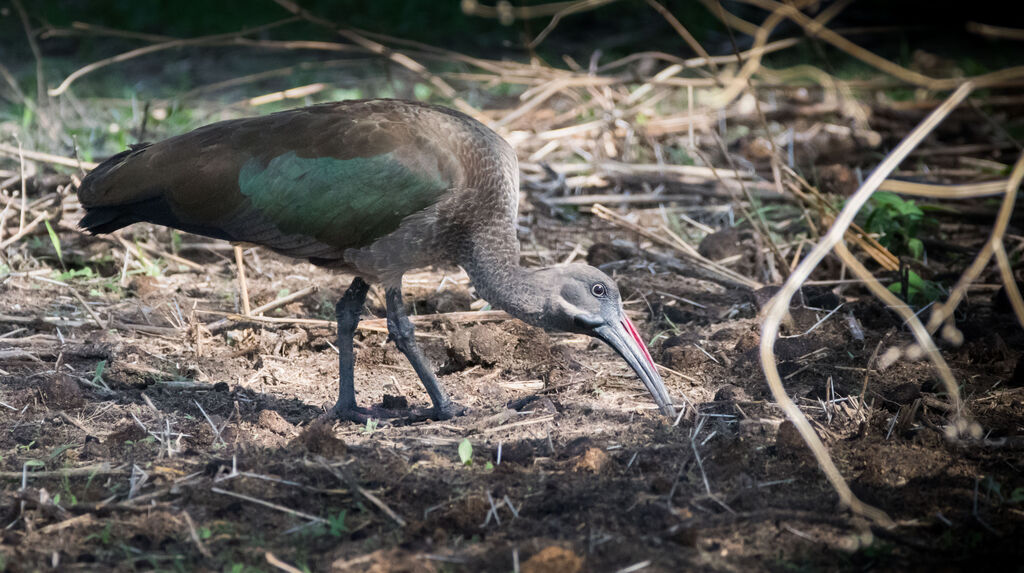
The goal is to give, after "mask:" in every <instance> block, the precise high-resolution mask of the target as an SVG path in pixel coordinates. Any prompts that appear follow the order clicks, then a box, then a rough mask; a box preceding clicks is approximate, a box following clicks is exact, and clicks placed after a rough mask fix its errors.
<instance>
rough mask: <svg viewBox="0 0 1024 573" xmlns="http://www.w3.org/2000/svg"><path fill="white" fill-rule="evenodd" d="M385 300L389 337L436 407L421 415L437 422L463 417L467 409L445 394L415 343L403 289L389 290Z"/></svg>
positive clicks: (413, 330)
mask: <svg viewBox="0 0 1024 573" xmlns="http://www.w3.org/2000/svg"><path fill="white" fill-rule="evenodd" d="M386 298H387V306H388V310H387V314H388V338H389V339H390V340H394V341H395V346H397V347H398V349H399V350H401V351H402V354H405V357H406V358H407V359H408V360H409V363H410V364H412V367H413V370H415V371H416V375H417V376H419V377H420V381H421V382H423V387H424V388H426V389H427V394H429V395H430V401H431V402H433V404H434V407H433V408H431V409H430V410H427V411H425V412H421V414H422V416H423V417H425V418H430V419H434V420H447V419H450V418H452V417H454V416H460V415H462V414H464V413H465V412H466V408H465V407H464V406H460V405H458V404H456V403H454V402H452V401H451V400H450V399H449V398H448V394H447V393H445V391H444V388H442V387H441V384H440V383H439V382H438V381H437V377H436V376H435V375H434V372H433V370H431V369H430V364H429V363H428V362H427V359H426V357H424V356H423V352H422V351H421V350H420V347H419V345H417V344H416V337H415V328H414V327H413V325H412V321H410V320H409V317H408V316H406V314H405V309H404V308H403V306H402V289H401V287H393V288H389V289H387V296H386Z"/></svg>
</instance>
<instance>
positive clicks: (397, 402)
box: [380, 394, 409, 410]
mask: <svg viewBox="0 0 1024 573" xmlns="http://www.w3.org/2000/svg"><path fill="white" fill-rule="evenodd" d="M380 404H381V406H383V407H384V408H385V409H387V410H407V409H408V408H409V399H408V398H406V397H405V396H394V395H392V394H384V397H383V398H381V403H380Z"/></svg>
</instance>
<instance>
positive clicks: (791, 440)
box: [775, 420, 813, 461]
mask: <svg viewBox="0 0 1024 573" xmlns="http://www.w3.org/2000/svg"><path fill="white" fill-rule="evenodd" d="M775 449H776V451H777V452H778V454H779V457H787V458H795V459H797V460H800V461H810V460H811V459H812V457H813V454H811V450H809V449H808V448H807V442H804V438H803V436H801V435H800V432H799V431H798V430H797V429H796V426H795V425H794V424H793V422H790V421H789V420H786V421H785V422H783V423H782V424H781V425H779V433H778V434H776V436H775Z"/></svg>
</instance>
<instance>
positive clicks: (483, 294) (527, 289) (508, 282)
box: [462, 238, 546, 324]
mask: <svg viewBox="0 0 1024 573" xmlns="http://www.w3.org/2000/svg"><path fill="white" fill-rule="evenodd" d="M489 243H490V242H489ZM471 253H472V254H471V256H470V257H468V260H467V261H464V262H463V263H462V267H463V268H465V269H466V273H467V274H468V275H469V278H470V280H471V281H472V282H473V287H474V288H475V289H476V293H477V296H479V297H480V298H483V299H484V300H486V301H487V302H489V303H490V304H491V306H493V307H495V308H498V309H501V310H504V311H505V312H507V313H509V314H511V315H512V316H514V317H516V318H518V319H520V320H522V321H524V322H527V323H529V324H538V321H539V320H540V318H541V316H542V314H543V310H544V300H545V296H544V293H545V292H546V289H545V287H544V285H543V284H542V281H541V280H539V278H538V277H537V273H536V272H535V271H534V270H531V269H525V268H523V267H521V266H519V242H518V241H516V240H515V238H513V240H512V242H509V244H506V245H494V244H493V243H490V244H487V245H483V244H481V245H476V246H474V247H472V248H471Z"/></svg>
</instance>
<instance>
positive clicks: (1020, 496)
mask: <svg viewBox="0 0 1024 573" xmlns="http://www.w3.org/2000/svg"><path fill="white" fill-rule="evenodd" d="M1007 501H1009V502H1010V503H1021V502H1024V487H1018V488H1014V490H1013V491H1012V492H1010V499H1008V500H1007Z"/></svg>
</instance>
